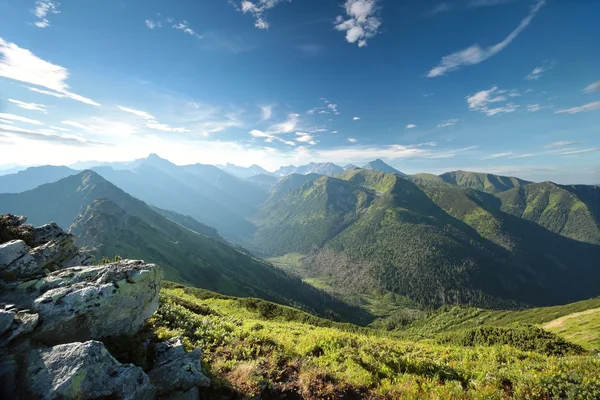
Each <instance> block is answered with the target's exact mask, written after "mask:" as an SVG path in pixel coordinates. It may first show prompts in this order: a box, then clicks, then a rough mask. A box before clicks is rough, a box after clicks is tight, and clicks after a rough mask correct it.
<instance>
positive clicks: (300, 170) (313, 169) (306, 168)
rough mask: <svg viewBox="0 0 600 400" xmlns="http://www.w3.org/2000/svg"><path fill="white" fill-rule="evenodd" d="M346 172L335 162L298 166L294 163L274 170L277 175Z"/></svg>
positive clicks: (333, 174)
mask: <svg viewBox="0 0 600 400" xmlns="http://www.w3.org/2000/svg"><path fill="white" fill-rule="evenodd" d="M342 172H344V169H343V168H342V167H340V166H339V165H335V164H333V163H329V162H327V163H312V162H311V163H310V164H306V165H301V166H299V167H296V166H294V165H289V166H286V167H281V168H279V169H278V170H277V171H275V172H273V175H275V176H287V175H291V174H301V175H307V174H320V175H328V176H335V175H337V174H340V173H342Z"/></svg>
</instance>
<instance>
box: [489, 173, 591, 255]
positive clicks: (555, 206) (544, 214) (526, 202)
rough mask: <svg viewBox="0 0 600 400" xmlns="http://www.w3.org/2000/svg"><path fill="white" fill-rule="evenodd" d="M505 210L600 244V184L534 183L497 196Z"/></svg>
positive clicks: (575, 237)
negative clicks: (599, 185)
mask: <svg viewBox="0 0 600 400" xmlns="http://www.w3.org/2000/svg"><path fill="white" fill-rule="evenodd" d="M497 196H498V198H499V199H500V201H501V202H502V206H501V207H502V210H503V211H505V212H507V213H509V214H511V215H514V216H517V217H519V218H523V219H526V220H529V221H533V222H535V223H537V224H539V225H541V226H543V227H545V228H546V229H548V230H550V231H552V232H555V233H558V234H560V235H563V236H566V237H569V238H571V239H575V240H579V241H582V242H587V243H594V244H600V187H598V186H591V185H589V186H588V185H557V184H555V183H552V182H541V183H532V184H530V185H527V186H521V187H517V188H514V189H512V190H509V191H506V192H503V193H500V194H498V195H497Z"/></svg>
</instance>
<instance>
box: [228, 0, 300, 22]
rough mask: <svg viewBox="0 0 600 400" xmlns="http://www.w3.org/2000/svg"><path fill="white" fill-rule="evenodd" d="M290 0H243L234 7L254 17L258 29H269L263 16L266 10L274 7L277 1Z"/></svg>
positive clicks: (284, 0)
mask: <svg viewBox="0 0 600 400" xmlns="http://www.w3.org/2000/svg"><path fill="white" fill-rule="evenodd" d="M286 1H291V0H253V1H249V0H244V1H242V2H241V3H240V6H239V8H238V7H237V6H236V9H237V10H238V11H239V12H242V13H244V14H246V13H250V14H252V16H253V17H254V20H255V22H254V26H255V27H257V28H258V29H269V22H267V20H266V18H265V14H266V12H267V10H270V9H271V8H273V7H275V6H276V5H278V4H279V3H283V2H286Z"/></svg>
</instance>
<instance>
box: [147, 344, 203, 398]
mask: <svg viewBox="0 0 600 400" xmlns="http://www.w3.org/2000/svg"><path fill="white" fill-rule="evenodd" d="M201 360H202V352H201V350H200V349H195V350H193V351H191V352H189V353H186V352H185V350H184V349H183V346H182V344H181V338H179V337H175V338H173V339H171V340H169V341H167V342H164V343H159V344H158V345H157V346H156V361H155V363H154V367H153V368H152V369H151V370H150V372H148V375H149V376H150V379H151V380H152V382H153V383H154V385H155V386H156V388H157V389H158V390H159V391H161V392H165V391H174V390H175V391H181V392H186V391H188V390H190V389H193V388H195V387H198V386H201V387H206V386H208V385H210V380H209V379H208V378H207V377H206V376H205V375H204V373H203V372H202V361H201Z"/></svg>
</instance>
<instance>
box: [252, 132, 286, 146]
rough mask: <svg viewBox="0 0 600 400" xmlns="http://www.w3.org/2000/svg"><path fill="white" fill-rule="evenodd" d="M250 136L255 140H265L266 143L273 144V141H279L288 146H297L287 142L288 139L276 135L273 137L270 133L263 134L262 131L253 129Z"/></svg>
mask: <svg viewBox="0 0 600 400" xmlns="http://www.w3.org/2000/svg"><path fill="white" fill-rule="evenodd" d="M250 135H252V137H255V138H264V139H265V143H273V141H278V142H281V143H284V144H287V145H288V146H295V145H296V143H294V142H292V141H291V140H286V139H282V138H280V137H278V136H276V135H272V134H270V133H267V132H263V131H261V130H258V129H253V130H251V131H250Z"/></svg>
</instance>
